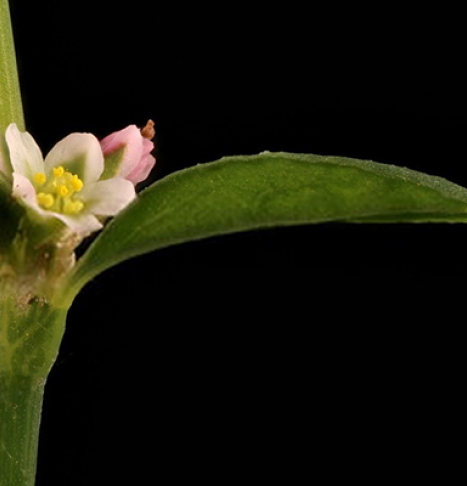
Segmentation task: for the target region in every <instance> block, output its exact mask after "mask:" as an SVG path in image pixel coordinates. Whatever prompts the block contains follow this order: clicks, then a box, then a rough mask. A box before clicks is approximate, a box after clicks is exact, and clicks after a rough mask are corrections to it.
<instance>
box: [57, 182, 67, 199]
mask: <svg viewBox="0 0 467 486" xmlns="http://www.w3.org/2000/svg"><path fill="white" fill-rule="evenodd" d="M69 192H70V191H69V189H68V187H66V186H65V185H61V186H58V187H57V194H58V195H59V196H62V197H65V196H68V193H69Z"/></svg>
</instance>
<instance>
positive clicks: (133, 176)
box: [101, 120, 156, 185]
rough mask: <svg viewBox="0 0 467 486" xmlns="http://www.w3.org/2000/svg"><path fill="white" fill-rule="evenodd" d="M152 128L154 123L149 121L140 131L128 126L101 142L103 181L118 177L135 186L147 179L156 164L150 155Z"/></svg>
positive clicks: (152, 147)
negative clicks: (103, 164) (103, 165)
mask: <svg viewBox="0 0 467 486" xmlns="http://www.w3.org/2000/svg"><path fill="white" fill-rule="evenodd" d="M153 127H154V122H152V121H151V120H149V121H148V123H147V125H146V126H145V127H144V128H143V130H142V131H140V130H139V129H138V127H137V126H136V125H129V126H128V127H126V128H124V129H123V130H119V131H118V132H114V133H111V134H110V135H108V136H107V137H105V138H104V139H103V140H101V147H102V151H103V153H104V157H105V173H104V176H103V178H104V179H105V178H107V177H113V176H115V175H118V176H119V177H123V178H125V179H127V180H129V181H131V182H132V183H133V184H135V185H136V184H138V183H139V182H141V181H143V180H144V179H146V178H147V177H148V175H149V173H150V172H151V170H152V168H153V167H154V164H155V163H156V159H155V158H154V157H153V156H152V155H151V152H152V150H153V149H154V144H153V143H152V142H151V140H150V139H151V138H153V137H154V133H155V132H154V128H153Z"/></svg>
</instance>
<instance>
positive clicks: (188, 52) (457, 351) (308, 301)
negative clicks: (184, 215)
mask: <svg viewBox="0 0 467 486" xmlns="http://www.w3.org/2000/svg"><path fill="white" fill-rule="evenodd" d="M172 5H173V6H171V7H168V4H167V2H157V1H146V2H125V3H118V2H111V1H107V0H105V1H93V2H91V1H88V0H80V1H79V2H63V1H46V2H34V3H32V2H24V1H20V0H14V1H12V2H11V9H12V15H13V22H14V28H15V34H16V42H17V53H18V59H19V70H20V75H21V84H22V90H23V97H24V106H25V114H26V118H27V127H28V130H29V131H30V132H31V133H32V134H33V135H34V137H35V138H36V140H37V141H38V143H39V144H40V145H41V147H42V148H43V150H44V152H46V151H47V150H49V149H50V148H51V147H52V146H53V144H54V143H55V142H56V141H57V140H59V139H60V138H62V137H63V136H65V135H67V134H68V133H70V132H73V131H89V132H92V133H95V134H96V135H97V136H98V137H103V136H105V135H106V134H108V133H110V132H112V131H114V130H117V129H120V128H122V127H124V126H126V125H128V124H131V123H136V124H138V125H143V124H144V123H145V121H146V120H147V119H148V118H152V119H154V121H155V123H156V129H157V138H156V144H157V150H156V156H157V166H156V168H155V170H154V173H153V175H152V180H156V179H160V178H161V177H163V176H165V175H166V174H169V173H171V172H173V171H175V170H178V169H182V168H184V167H188V166H190V165H193V164H196V163H203V162H208V161H211V160H215V159H217V158H219V157H221V156H223V155H234V154H251V153H258V152H260V151H263V150H270V151H276V150H284V151H291V152H310V153H317V154H324V155H343V156H349V157H356V158H363V159H371V160H376V161H379V162H385V163H394V164H397V165H403V166H407V167H410V168H412V169H417V170H421V171H424V172H427V173H433V174H436V175H440V176H443V177H446V178H448V179H450V180H452V181H455V182H457V183H459V184H461V185H467V170H466V160H465V149H464V143H465V135H464V133H465V127H466V123H465V121H466V119H465V107H466V103H465V101H466V100H465V94H464V87H465V81H466V79H465V75H463V74H462V73H463V68H464V59H465V56H464V54H463V53H462V49H461V43H462V40H463V37H464V34H463V31H462V26H461V25H459V21H458V20H457V19H458V18H462V16H461V15H460V13H459V12H456V11H449V12H443V11H440V10H439V9H438V10H436V11H429V7H427V6H426V5H424V7H423V11H421V10H414V11H410V10H409V9H408V8H407V7H406V6H404V7H398V6H395V5H394V4H392V3H391V4H378V8H377V9H373V8H369V7H363V6H362V7H359V6H358V5H356V4H355V2H351V7H350V6H348V7H342V6H341V5H339V4H337V3H331V2H329V3H327V4H326V5H327V6H326V7H323V4H317V3H312V4H310V5H307V4H306V3H300V4H297V5H294V4H293V3H292V2H288V3H278V4H277V6H271V5H268V4H264V5H261V6H260V5H258V6H257V5H255V4H253V3H248V4H241V3H231V4H230V3H227V4H224V3H221V4H217V6H212V5H211V6H207V5H203V4H199V3H198V2H196V3H195V4H194V5H192V4H189V6H186V5H184V4H183V3H178V2H174V3H173V4H172ZM299 5H300V6H299ZM318 5H319V6H318ZM466 236H467V234H466V230H465V228H464V227H463V226H460V225H387V226H386V225H358V226H350V225H344V224H332V225H331V224H329V225H320V226H310V227H297V228H288V229H274V230H268V231H261V232H251V233H246V234H240V235H232V236H228V237H222V238H214V239H210V240H206V241H202V242H196V243H189V244H185V245H181V246H178V247H173V248H169V249H164V250H162V251H159V252H157V253H154V254H151V255H146V256H143V257H140V258H137V259H134V260H132V261H130V262H127V263H124V264H122V265H120V266H118V267H116V268H114V269H112V270H110V271H107V272H106V273H105V274H104V275H102V276H100V277H99V278H97V279H96V280H95V281H93V282H92V283H90V284H89V285H88V286H87V287H86V288H85V289H84V290H83V291H82V293H81V294H80V296H79V297H78V298H77V300H76V302H75V304H74V305H73V307H72V309H71V311H70V314H69V320H68V326H67V331H66V335H65V338H64V341H63V345H62V349H61V353H60V356H59V358H58V361H57V363H56V365H55V367H54V369H53V371H52V373H51V375H50V378H49V382H48V387H47V392H46V398H45V406H44V414H43V424H42V436H41V446H40V455H39V471H38V486H41V485H47V486H53V485H62V486H63V485H64V486H74V485H86V486H91V485H101V484H113V483H115V482H116V481H117V480H119V482H126V483H128V484H146V483H149V482H151V483H155V484H175V483H179V482H180V481H194V480H200V481H202V482H204V483H208V484H211V483H212V484H224V483H227V482H229V481H235V482H238V483H239V482H246V481H249V480H253V481H255V482H256V481H258V482H259V481H262V480H270V479H276V480H277V481H278V482H279V483H281V484H296V483H297V481H298V479H297V478H298V477H300V476H301V475H305V476H306V478H307V480H312V481H318V484H328V483H334V481H336V480H351V479H356V480H358V481H360V482H362V481H363V482H371V484H384V483H385V482H386V481H388V480H391V481H394V480H398V479H400V478H410V479H412V480H416V479H420V478H425V477H430V478H433V477H435V476H439V478H442V479H444V480H445V479H447V478H448V476H449V475H451V474H454V472H455V471H456V467H455V466H456V464H457V462H458V459H459V457H460V452H459V451H457V450H456V447H455V446H453V445H452V444H453V440H454V439H455V438H456V437H457V434H460V430H459V427H460V423H459V421H460V418H459V417H460V415H459V412H460V410H462V409H465V407H464V405H462V403H461V398H460V397H461V396H462V395H461V393H460V391H461V390H462V389H463V384H464V382H465V380H464V378H463V374H462V367H461V365H462V364H463V359H462V355H461V346H462V345H461V344H460V343H461V342H464V341H463V340H461V335H462V334H461V331H462V329H463V326H464V317H463V303H464V301H465V295H464V294H465V292H464V281H465V277H464V276H465V271H466V264H465V246H466V245H465V242H466V241H467V240H466ZM458 343H459V344H458Z"/></svg>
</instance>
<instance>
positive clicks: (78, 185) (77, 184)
mask: <svg viewBox="0 0 467 486" xmlns="http://www.w3.org/2000/svg"><path fill="white" fill-rule="evenodd" d="M70 184H71V187H72V188H73V189H74V190H75V191H76V192H79V191H81V189H82V188H83V186H84V184H83V181H82V180H81V179H80V178H79V177H78V176H77V175H74V176H73V179H71V182H70Z"/></svg>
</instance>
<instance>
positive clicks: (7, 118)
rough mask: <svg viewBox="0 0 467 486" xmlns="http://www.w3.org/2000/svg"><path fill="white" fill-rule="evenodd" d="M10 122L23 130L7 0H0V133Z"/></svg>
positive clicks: (21, 108)
mask: <svg viewBox="0 0 467 486" xmlns="http://www.w3.org/2000/svg"><path fill="white" fill-rule="evenodd" d="M10 123H16V124H17V125H18V128H19V129H20V130H25V126H24V116H23V105H22V103H21V91H20V87H19V79H18V69H17V66H16V55H15V46H14V42H13V32H12V28H11V20H10V8H9V5H8V0H0V133H4V131H5V129H6V127H7V126H8V125H9V124H10Z"/></svg>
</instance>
